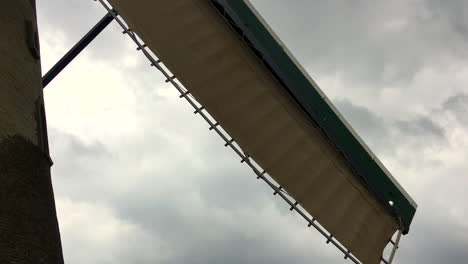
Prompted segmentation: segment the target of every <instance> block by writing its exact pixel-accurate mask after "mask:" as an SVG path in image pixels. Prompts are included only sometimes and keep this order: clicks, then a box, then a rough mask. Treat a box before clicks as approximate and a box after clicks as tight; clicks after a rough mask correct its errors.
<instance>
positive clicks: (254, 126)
mask: <svg viewBox="0 0 468 264" xmlns="http://www.w3.org/2000/svg"><path fill="white" fill-rule="evenodd" d="M110 3H111V4H112V5H113V7H114V8H115V9H116V10H117V12H118V13H119V14H120V15H121V16H122V17H123V18H124V19H125V21H126V22H127V23H128V24H129V26H130V27H131V28H132V29H133V30H134V31H135V32H136V33H137V34H138V35H139V36H140V37H141V38H142V39H143V40H144V41H145V43H146V44H147V45H148V47H149V48H150V49H151V50H152V51H153V52H154V53H155V54H156V55H157V56H158V57H159V58H160V59H161V60H162V61H163V62H164V63H165V65H166V66H167V67H168V68H169V69H170V70H171V71H172V72H173V73H174V74H175V75H176V76H177V79H178V80H179V81H180V82H181V83H182V84H183V85H184V86H185V87H186V88H187V89H188V90H189V91H190V92H191V93H192V95H193V96H194V97H195V98H196V99H197V100H198V101H199V102H200V103H201V104H202V105H203V106H204V107H205V109H206V110H207V111H208V112H209V113H210V114H211V115H212V116H213V117H214V118H215V119H216V120H217V121H218V122H219V124H220V125H221V126H222V127H223V128H224V129H225V130H226V131H227V132H228V133H229V134H230V135H231V136H232V137H233V138H234V139H235V140H236V142H237V143H238V144H239V145H240V146H241V147H242V149H243V150H244V151H245V152H246V153H247V154H248V155H250V157H251V158H252V159H254V160H255V161H256V162H257V163H258V164H259V165H260V166H261V167H262V168H263V169H265V170H266V171H267V172H268V174H269V175H270V176H272V177H273V178H274V179H275V180H276V181H277V182H278V183H279V184H280V185H281V186H282V187H283V188H284V189H285V190H286V191H287V192H288V193H289V194H290V195H291V196H292V197H293V198H294V199H296V200H297V201H298V202H299V203H300V204H301V206H302V207H304V209H305V210H306V211H307V212H309V213H310V214H311V215H312V216H313V217H315V218H316V219H317V220H318V221H319V223H320V224H321V225H322V226H324V227H325V228H326V229H327V230H328V231H329V232H331V234H333V236H334V237H335V238H336V239H337V240H338V241H339V242H340V243H342V244H343V245H344V246H345V247H346V248H347V249H349V250H350V251H351V253H353V254H354V255H355V256H356V257H357V258H358V259H359V260H360V261H362V262H363V263H366V264H367V263H372V264H375V263H379V262H380V257H381V256H382V252H383V249H384V248H385V246H386V244H387V243H388V241H389V239H390V238H391V236H392V235H393V234H394V233H395V231H396V230H397V229H398V228H399V226H398V224H397V222H396V221H395V219H394V218H393V217H391V216H390V215H389V214H388V213H387V211H386V210H385V209H384V208H383V207H382V206H381V204H380V203H379V202H378V201H377V200H376V198H375V197H374V195H373V194H372V193H371V192H370V191H369V190H368V189H367V188H366V187H365V185H364V184H363V183H362V181H361V180H360V178H358V177H357V175H355V173H354V172H353V170H352V169H351V167H350V166H349V165H348V164H347V163H346V162H345V160H344V159H343V157H342V156H341V155H340V154H339V153H338V152H337V150H336V149H334V148H333V147H332V145H331V144H330V143H329V142H328V141H327V139H326V138H325V137H324V136H323V134H322V133H321V131H320V129H318V128H317V127H315V126H314V125H313V124H312V123H311V121H310V120H308V118H307V116H306V115H305V114H304V113H303V112H302V111H301V109H300V108H299V106H297V105H296V103H295V102H294V101H293V100H292V99H291V98H290V97H289V96H288V94H287V93H286V92H285V89H284V88H283V87H281V85H280V84H279V83H278V82H277V80H276V79H274V78H273V76H272V74H271V73H270V72H269V71H268V70H267V69H266V68H265V67H264V66H263V65H262V64H261V63H260V61H259V60H258V59H257V58H256V57H255V55H254V54H253V53H252V51H251V50H250V49H249V48H248V47H247V46H246V44H245V43H244V42H243V41H242V40H240V39H239V37H238V36H237V35H236V33H235V32H234V31H233V30H232V29H231V28H230V26H229V25H228V24H227V23H226V22H225V21H224V19H223V17H222V16H220V15H219V14H218V13H217V10H216V9H215V8H213V6H212V5H211V4H210V2H209V1H207V0H171V1H168V0H132V1H129V0H110ZM278 228H283V227H278Z"/></svg>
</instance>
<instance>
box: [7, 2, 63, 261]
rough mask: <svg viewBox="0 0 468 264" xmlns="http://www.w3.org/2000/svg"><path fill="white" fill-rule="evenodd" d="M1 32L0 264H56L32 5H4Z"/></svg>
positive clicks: (57, 255) (56, 244)
mask: <svg viewBox="0 0 468 264" xmlns="http://www.w3.org/2000/svg"><path fill="white" fill-rule="evenodd" d="M0 30H1V31H2V32H3V37H2V38H1V39H0V62H1V63H0V183H1V185H0V208H1V210H0V260H1V261H0V262H1V263H15V264H26V263H58V264H60V263H63V256H62V248H61V243H60V234H59V229H58V223H57V216H56V211H55V202H54V195H53V190H52V183H51V177H50V166H51V165H52V162H51V160H50V158H49V151H48V142H47V128H46V120H45V111H44V103H43V97H42V85H41V68H40V58H39V41H38V35H37V25H36V15H35V3H34V1H30V0H15V1H13V0H8V1H5V2H4V3H2V8H1V9H0Z"/></svg>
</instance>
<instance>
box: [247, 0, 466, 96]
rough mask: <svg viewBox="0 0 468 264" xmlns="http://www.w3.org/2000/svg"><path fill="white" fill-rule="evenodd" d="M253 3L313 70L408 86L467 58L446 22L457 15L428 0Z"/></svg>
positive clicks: (367, 82) (355, 79) (363, 81)
mask: <svg viewBox="0 0 468 264" xmlns="http://www.w3.org/2000/svg"><path fill="white" fill-rule="evenodd" d="M254 3H255V4H256V6H257V8H258V9H259V10H260V12H261V13H262V14H263V15H264V16H265V17H266V19H267V20H268V21H270V22H271V24H272V26H273V28H274V29H275V30H276V31H277V33H278V34H279V35H280V37H281V38H282V39H283V40H284V41H285V43H286V45H288V47H290V48H291V50H292V51H293V53H294V54H296V55H297V57H299V58H302V60H301V61H302V63H303V64H305V65H307V68H308V70H310V72H312V73H313V74H314V75H322V74H330V73H336V74H338V75H340V76H342V77H343V78H344V79H345V80H346V82H351V83H354V85H357V86H359V85H361V86H362V85H369V86H371V87H372V88H370V89H377V88H378V87H379V86H382V85H390V84H392V85H398V86H400V87H401V88H400V89H404V86H405V84H407V83H408V82H410V81H412V80H413V78H414V76H415V74H417V73H418V72H419V71H421V70H422V69H423V68H424V67H431V68H436V69H439V68H440V69H442V68H445V67H446V65H447V58H450V60H451V61H457V60H461V61H466V58H467V53H466V49H465V48H464V47H465V43H464V42H460V41H459V39H458V38H457V37H456V36H454V35H453V30H452V26H451V24H449V23H444V22H443V21H445V20H449V19H455V18H453V17H452V16H451V13H447V12H446V13H442V12H437V11H438V10H437V9H436V8H434V7H433V6H432V5H430V4H429V3H427V2H426V1H411V2H408V1H391V2H388V1H387V2H383V1H353V3H352V4H351V3H344V2H342V1H313V2H311V1H294V3H289V4H288V8H287V9H285V8H284V6H283V3H282V1H278V0H277V1H265V0H264V1H262V0H257V1H254ZM440 5H441V6H451V3H449V2H447V1H443V2H442V1H440ZM455 8H457V7H455ZM459 9H461V10H464V9H463V7H459ZM465 9H466V8H465ZM289 14H294V15H289ZM278 18H281V19H278ZM441 20H443V21H442V22H441ZM376 85H378V86H377V87H376ZM370 89H369V90H370ZM378 90H380V89H378ZM369 92H370V93H374V92H376V91H372V90H370V91H369ZM377 92H379V91H377Z"/></svg>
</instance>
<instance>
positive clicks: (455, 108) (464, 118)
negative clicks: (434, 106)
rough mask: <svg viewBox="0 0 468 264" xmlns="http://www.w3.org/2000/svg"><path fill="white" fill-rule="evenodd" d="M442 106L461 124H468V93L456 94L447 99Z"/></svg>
mask: <svg viewBox="0 0 468 264" xmlns="http://www.w3.org/2000/svg"><path fill="white" fill-rule="evenodd" d="M442 108H443V109H444V110H447V111H449V112H450V113H452V114H453V115H454V116H455V118H456V119H457V120H458V121H459V122H460V123H461V124H463V125H468V95H466V94H457V95H454V96H452V97H450V98H448V99H447V101H445V103H444V104H443V106H442Z"/></svg>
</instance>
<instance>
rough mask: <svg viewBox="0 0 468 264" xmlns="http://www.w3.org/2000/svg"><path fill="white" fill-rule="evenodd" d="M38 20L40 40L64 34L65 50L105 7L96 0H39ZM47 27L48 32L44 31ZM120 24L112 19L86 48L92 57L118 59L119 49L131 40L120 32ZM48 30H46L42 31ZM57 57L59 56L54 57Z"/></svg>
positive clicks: (119, 57) (120, 52)
mask: <svg viewBox="0 0 468 264" xmlns="http://www.w3.org/2000/svg"><path fill="white" fill-rule="evenodd" d="M37 9H38V11H37V12H38V24H39V33H40V37H41V42H43V41H47V39H45V38H46V37H52V36H54V35H56V34H57V35H63V36H64V37H65V39H64V42H63V43H61V44H63V45H64V48H65V50H66V51H68V50H69V49H71V48H72V47H73V45H75V44H76V43H77V42H78V41H79V40H80V39H81V38H82V37H83V36H84V35H85V34H86V33H88V31H90V30H91V28H92V27H94V26H95V25H96V24H97V23H98V21H99V20H100V19H101V18H102V17H103V16H104V15H105V14H106V10H105V9H104V7H102V6H101V4H100V3H99V2H97V1H92V0H89V1H87V0H85V1H83V0H48V1H38V3H37ZM45 29H47V32H46V31H45ZM120 32H121V29H120V26H119V25H118V24H117V23H116V22H115V21H114V22H112V23H111V24H110V25H109V26H108V27H107V28H106V29H105V30H104V31H103V32H102V33H101V34H100V35H99V36H98V37H97V38H96V39H95V40H94V41H93V42H92V43H91V44H90V47H93V48H92V49H90V48H87V49H86V50H85V51H84V52H89V53H90V54H91V56H92V57H93V58H96V59H98V60H121V55H122V51H124V50H126V49H127V48H128V47H129V46H130V45H131V42H130V41H129V39H128V37H127V36H125V35H123V34H117V33H120ZM45 33H48V34H45ZM57 59H58V58H57Z"/></svg>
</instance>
